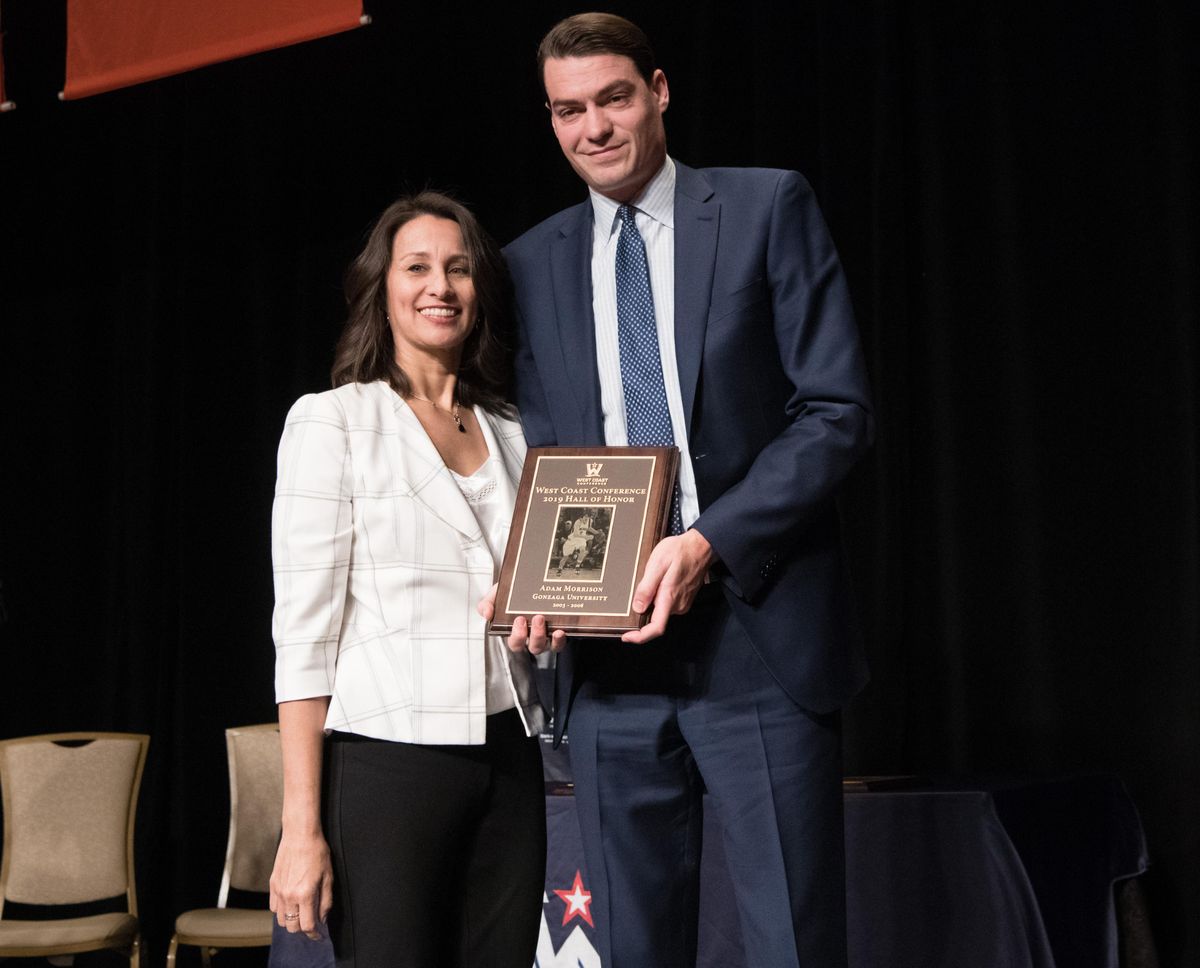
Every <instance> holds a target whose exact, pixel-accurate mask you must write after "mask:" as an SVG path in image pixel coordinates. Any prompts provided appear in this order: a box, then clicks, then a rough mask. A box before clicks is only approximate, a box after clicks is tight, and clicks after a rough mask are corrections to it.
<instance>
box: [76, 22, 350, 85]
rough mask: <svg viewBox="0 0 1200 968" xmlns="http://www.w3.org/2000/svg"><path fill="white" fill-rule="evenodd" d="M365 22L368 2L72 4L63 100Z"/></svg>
mask: <svg viewBox="0 0 1200 968" xmlns="http://www.w3.org/2000/svg"><path fill="white" fill-rule="evenodd" d="M361 22H362V0H67V82H66V85H65V86H64V88H63V95H62V96H63V98H64V99H65V100H71V99H73V98H81V97H88V96H89V95H91V94H99V93H101V92H102V91H111V90H113V89H114V88H118V87H127V86H129V85H130V84H140V83H142V82H143V81H150V80H154V79H155V78H158V77H166V76H167V75H169V74H179V73H182V72H183V71H189V70H192V69H194V68H197V67H203V66H204V65H206V64H215V63H216V62H217V61H223V60H231V59H233V58H235V57H243V56H245V55H246V54H254V53H257V52H259V51H263V50H271V49H272V48H275V47H286V46H287V45H288V44H298V43H300V42H301V41H305V40H313V39H315V38H317V37H327V36H328V35H330V34H336V33H339V32H341V31H343V30H351V29H352V28H354V27H357V26H359V25H360V23H361Z"/></svg>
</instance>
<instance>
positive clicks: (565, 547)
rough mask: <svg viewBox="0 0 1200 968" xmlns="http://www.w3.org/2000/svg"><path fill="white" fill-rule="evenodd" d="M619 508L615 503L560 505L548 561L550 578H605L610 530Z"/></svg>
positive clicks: (597, 579)
mask: <svg viewBox="0 0 1200 968" xmlns="http://www.w3.org/2000/svg"><path fill="white" fill-rule="evenodd" d="M616 510H617V506H616V505H615V504H604V505H597V506H592V507H586V506H579V505H574V504H563V505H560V506H559V509H558V523H557V525H556V527H555V529H554V541H553V542H551V545H550V557H549V559H548V560H547V562H546V581H596V582H599V581H603V580H604V560H605V556H606V552H607V551H608V533H609V531H611V530H612V519H613V515H614V514H615V513H616ZM564 568H565V569H566V572H565V574H564V571H563V569H564Z"/></svg>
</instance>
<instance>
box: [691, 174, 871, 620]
mask: <svg viewBox="0 0 1200 968" xmlns="http://www.w3.org/2000/svg"><path fill="white" fill-rule="evenodd" d="M765 231H766V233H767V241H766V265H765V272H766V279H767V283H768V285H769V289H770V300H771V316H772V325H773V327H774V335H775V342H776V346H777V349H778V353H779V362H780V365H781V367H782V369H783V372H784V373H785V374H786V376H787V379H788V381H789V383H790V384H791V387H792V392H791V396H790V398H789V399H788V400H787V403H786V407H785V412H786V421H787V422H786V424H785V425H784V426H783V428H782V430H781V431H780V433H779V434H778V435H777V436H776V437H775V438H774V439H772V440H770V441H769V442H768V443H767V444H766V446H765V447H763V449H762V450H761V451H760V452H759V454H758V456H757V457H756V458H755V459H754V461H753V463H752V464H751V465H750V467H749V469H748V471H747V472H746V474H745V476H744V477H743V478H742V479H741V480H740V481H739V482H738V483H736V484H735V485H734V486H732V487H730V488H728V489H727V490H726V491H725V492H724V493H722V494H721V495H720V496H719V497H717V498H716V499H715V500H713V501H712V502H711V504H709V505H708V506H707V507H706V508H705V509H704V511H703V512H702V513H701V514H700V517H699V518H698V519H697V520H696V522H695V524H694V526H695V528H696V529H697V530H698V531H699V532H700V533H701V534H703V535H704V536H705V537H706V538H707V539H708V540H709V542H710V543H711V544H712V546H713V548H714V550H715V551H716V553H717V554H718V555H719V557H720V559H721V561H722V563H723V565H724V567H725V568H727V569H728V571H729V573H730V576H731V578H732V583H731V585H732V587H733V588H734V590H735V591H736V592H737V593H738V594H739V595H740V596H741V597H742V598H744V599H746V600H747V601H753V600H754V599H755V598H756V597H758V595H759V594H760V593H761V591H762V590H763V588H764V587H765V586H766V585H767V584H768V583H769V582H770V581H771V579H772V578H773V577H774V575H775V573H776V572H777V569H778V567H779V564H780V562H781V561H783V560H786V559H787V558H788V557H789V556H790V555H791V554H792V553H794V549H795V548H796V547H797V545H798V542H801V541H802V540H803V534H804V531H805V528H806V527H807V526H808V525H809V524H811V523H812V522H813V521H814V520H816V519H817V517H818V516H820V515H822V514H824V513H825V512H827V511H828V509H829V506H830V505H829V502H830V500H831V499H832V497H833V494H834V491H835V490H836V488H837V486H838V485H839V484H840V483H841V482H842V481H843V480H844V479H845V477H846V475H847V474H848V473H849V472H850V469H851V468H852V467H853V466H854V464H855V463H856V462H857V461H858V460H859V458H860V457H861V456H862V455H863V453H864V452H865V451H866V450H867V448H868V447H869V446H870V443H871V438H872V435H873V425H872V417H871V404H870V396H869V391H868V385H867V375H866V368H865V365H864V363H863V357H862V352H861V349H860V346H859V341H858V331H857V327H856V325H855V322H854V313H853V309H852V308H851V303H850V296H849V292H848V289H847V286H846V280H845V277H844V275H843V273H842V268H841V264H840V262H839V261H838V256H837V252H836V250H835V248H834V245H833V241H832V239H831V238H830V236H829V232H828V230H827V229H826V227H825V222H824V219H823V218H822V216H821V213H820V210H819V209H818V207H817V202H816V198H815V196H814V195H813V192H812V189H811V188H810V187H809V185H808V183H807V182H806V181H805V180H804V178H803V177H802V176H801V175H800V174H799V173H797V172H782V173H780V178H779V180H778V181H777V183H776V187H775V192H774V196H773V199H772V201H771V205H770V216H769V224H767V225H766V226H765Z"/></svg>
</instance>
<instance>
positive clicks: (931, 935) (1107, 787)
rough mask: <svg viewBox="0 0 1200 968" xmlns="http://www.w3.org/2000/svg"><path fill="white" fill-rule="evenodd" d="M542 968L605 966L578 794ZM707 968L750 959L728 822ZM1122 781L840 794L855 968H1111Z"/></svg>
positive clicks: (712, 823) (551, 904)
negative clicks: (744, 948)
mask: <svg viewBox="0 0 1200 968" xmlns="http://www.w3.org/2000/svg"><path fill="white" fill-rule="evenodd" d="M546 815H547V823H548V835H549V856H548V860H547V871H546V891H545V894H544V896H543V902H544V904H543V914H544V916H543V920H542V927H541V938H540V940H539V945H538V959H537V962H536V966H537V968H567V966H569V968H600V960H599V957H598V956H597V955H596V953H595V946H594V943H593V938H594V930H595V925H594V923H593V916H592V913H591V907H590V887H589V882H588V875H587V869H586V867H585V865H584V863H583V854H582V849H581V846H580V841H579V828H578V825H577V823H576V819H575V804H574V801H573V800H572V798H571V797H547V799H546ZM704 842H705V849H704V856H703V858H702V874H701V878H702V880H701V899H700V939H699V951H700V953H699V965H700V966H701V968H762V966H749V965H746V963H745V962H744V960H743V959H742V955H741V944H740V933H739V927H738V917H737V907H736V904H735V903H734V899H733V891H732V887H731V886H730V884H729V880H728V876H727V874H726V872H725V860H724V854H723V850H722V846H721V831H720V823H719V820H718V819H717V817H716V816H715V811H712V810H709V811H707V812H706V817H705V841H704ZM1146 863H1147V858H1146V847H1145V841H1144V839H1143V836H1142V829H1141V824H1140V822H1139V820H1138V817H1137V812H1136V810H1135V809H1134V807H1133V804H1132V802H1131V801H1130V799H1129V797H1128V795H1127V794H1126V792H1125V789H1124V787H1123V786H1122V784H1121V783H1120V781H1118V780H1116V779H1115V778H1112V777H1083V778H1077V779H1062V780H1054V781H1043V782H1019V781H1018V782H1007V783H1005V782H997V781H986V782H980V783H966V784H964V783H961V782H959V783H922V784H920V785H916V784H913V785H911V788H900V789H876V790H871V789H861V790H858V791H854V790H850V791H848V792H847V794H846V867H847V929H848V935H849V950H850V964H851V966H852V968H964V966H970V968H1118V955H1117V937H1116V917H1115V912H1114V909H1113V885H1114V883H1115V882H1116V881H1118V880H1120V879H1122V878H1125V877H1132V876H1136V875H1137V874H1140V873H1142V872H1143V871H1144V870H1145V869H1146ZM276 932H277V934H276V942H275V943H274V944H273V945H272V950H271V958H270V964H271V966H272V968H330V966H332V964H333V959H332V953H331V951H330V950H329V946H328V942H326V941H322V942H315V943H314V942H311V941H308V940H307V939H306V938H304V937H303V936H296V935H292V936H288V935H287V934H286V933H285V932H282V931H280V929H278V928H277V929H276Z"/></svg>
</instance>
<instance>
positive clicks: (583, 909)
mask: <svg viewBox="0 0 1200 968" xmlns="http://www.w3.org/2000/svg"><path fill="white" fill-rule="evenodd" d="M554 893H555V894H557V895H558V896H559V897H560V898H562V900H563V902H564V903H565V904H566V905H567V909H566V910H565V911H563V919H562V923H563V924H566V923H567V922H568V921H570V920H571V919H572V918H574V917H580V918H583V920H585V921H586V922H587V923H588V924H589V925H590V926H591V927H593V928H594V927H595V926H596V925H595V924H593V923H592V911H591V906H592V892H591V891H585V890H584V889H583V876H582V875H581V874H580V873H579V871H576V872H575V883H574V884H572V885H571V889H570V890H569V891H555V892H554Z"/></svg>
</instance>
